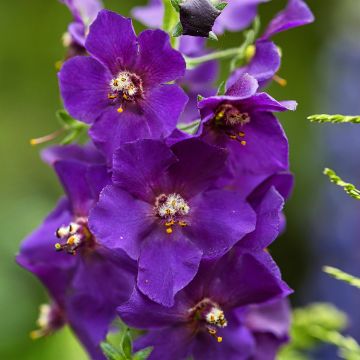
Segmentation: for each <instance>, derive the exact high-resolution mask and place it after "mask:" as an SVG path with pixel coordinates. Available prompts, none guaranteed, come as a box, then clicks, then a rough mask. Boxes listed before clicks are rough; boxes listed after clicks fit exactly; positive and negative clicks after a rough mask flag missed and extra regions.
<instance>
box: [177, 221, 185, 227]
mask: <svg viewBox="0 0 360 360" xmlns="http://www.w3.org/2000/svg"><path fill="white" fill-rule="evenodd" d="M179 225H180V226H187V223H186V222H185V221H179Z"/></svg>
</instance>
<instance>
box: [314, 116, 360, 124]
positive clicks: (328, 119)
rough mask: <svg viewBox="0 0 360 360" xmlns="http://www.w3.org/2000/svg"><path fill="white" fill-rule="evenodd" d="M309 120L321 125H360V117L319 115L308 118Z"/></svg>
mask: <svg viewBox="0 0 360 360" xmlns="http://www.w3.org/2000/svg"><path fill="white" fill-rule="evenodd" d="M308 120H310V121H311V122H317V123H320V124H323V123H332V124H344V123H352V124H360V116H349V115H339V114H336V115H327V114H318V115H311V116H308Z"/></svg>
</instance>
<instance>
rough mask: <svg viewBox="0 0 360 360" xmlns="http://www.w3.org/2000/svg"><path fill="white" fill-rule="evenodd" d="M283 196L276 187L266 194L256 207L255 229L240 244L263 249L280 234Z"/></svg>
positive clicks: (249, 247)
mask: <svg viewBox="0 0 360 360" xmlns="http://www.w3.org/2000/svg"><path fill="white" fill-rule="evenodd" d="M283 205H284V199H283V197H282V196H281V195H280V194H279V193H278V192H277V191H276V189H275V188H274V187H272V188H270V190H269V191H268V192H267V193H266V194H265V196H264V198H263V200H262V202H261V203H260V204H259V205H258V206H257V207H256V208H255V210H256V215H257V221H256V228H255V230H254V231H253V232H252V233H251V234H249V235H247V236H246V237H245V238H244V241H243V242H242V243H241V244H240V245H239V246H244V247H246V248H248V249H254V250H263V249H265V248H266V247H268V246H269V245H270V244H271V243H272V242H273V241H274V240H275V239H276V237H277V236H278V235H279V233H280V225H281V210H282V208H283Z"/></svg>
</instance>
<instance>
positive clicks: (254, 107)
mask: <svg viewBox="0 0 360 360" xmlns="http://www.w3.org/2000/svg"><path fill="white" fill-rule="evenodd" d="M240 102H241V103H242V109H243V110H244V111H248V112H251V111H257V112H261V111H268V112H274V111H280V112H281V111H288V110H290V111H294V110H295V109H296V106H297V103H296V101H283V102H280V101H277V100H275V99H274V98H273V97H271V96H270V95H268V94H267V93H258V94H255V95H254V96H252V97H251V98H249V99H246V100H243V101H240Z"/></svg>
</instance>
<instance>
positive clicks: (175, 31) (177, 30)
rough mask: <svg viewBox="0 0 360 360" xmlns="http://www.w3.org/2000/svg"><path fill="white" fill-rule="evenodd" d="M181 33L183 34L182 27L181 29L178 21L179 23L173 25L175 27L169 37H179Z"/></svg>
mask: <svg viewBox="0 0 360 360" xmlns="http://www.w3.org/2000/svg"><path fill="white" fill-rule="evenodd" d="M182 33H183V27H182V25H181V22H180V21H179V22H178V23H177V24H176V25H175V27H174V29H173V31H172V34H171V36H173V37H179V36H181V35H182Z"/></svg>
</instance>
